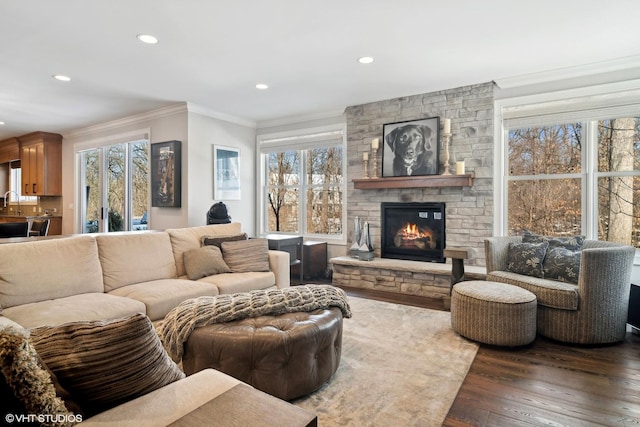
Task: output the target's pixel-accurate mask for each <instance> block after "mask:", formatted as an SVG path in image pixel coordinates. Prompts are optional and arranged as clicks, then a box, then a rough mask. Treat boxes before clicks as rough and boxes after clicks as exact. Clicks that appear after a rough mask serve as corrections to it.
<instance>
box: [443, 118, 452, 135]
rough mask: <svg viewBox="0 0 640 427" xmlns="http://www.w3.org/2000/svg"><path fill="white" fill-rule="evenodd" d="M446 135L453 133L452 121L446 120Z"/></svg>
mask: <svg viewBox="0 0 640 427" xmlns="http://www.w3.org/2000/svg"><path fill="white" fill-rule="evenodd" d="M443 123H444V125H443V127H444V133H451V119H444V122H443Z"/></svg>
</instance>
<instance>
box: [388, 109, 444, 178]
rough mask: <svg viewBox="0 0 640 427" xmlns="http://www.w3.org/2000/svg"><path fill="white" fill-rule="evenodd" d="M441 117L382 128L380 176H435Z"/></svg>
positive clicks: (398, 123)
mask: <svg viewBox="0 0 640 427" xmlns="http://www.w3.org/2000/svg"><path fill="white" fill-rule="evenodd" d="M439 141H440V117H429V118H426V119H418V120H408V121H404V122H397V123H387V124H385V125H384V127H383V144H382V176H383V177H390V176H411V175H437V174H438V165H439V153H440V147H439Z"/></svg>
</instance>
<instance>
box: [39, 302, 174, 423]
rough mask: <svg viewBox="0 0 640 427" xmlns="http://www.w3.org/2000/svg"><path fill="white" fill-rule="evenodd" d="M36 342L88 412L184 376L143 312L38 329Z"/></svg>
mask: <svg viewBox="0 0 640 427" xmlns="http://www.w3.org/2000/svg"><path fill="white" fill-rule="evenodd" d="M31 342H32V343H33V346H34V347H35V349H36V351H37V352H38V354H39V355H40V357H41V358H42V360H43V361H44V363H46V365H47V366H48V367H49V369H51V371H53V373H54V374H55V375H56V376H57V377H58V381H59V382H60V384H61V385H62V386H63V387H64V388H65V389H67V390H68V391H69V392H70V393H71V394H72V395H73V397H74V400H75V401H76V402H77V403H78V404H79V405H80V406H81V407H82V409H83V411H84V413H85V415H86V416H92V415H94V414H96V413H98V412H102V411H105V410H107V409H109V408H112V407H114V406H117V405H119V404H121V403H124V402H126V401H129V400H131V399H134V398H136V397H139V396H142V395H144V394H147V393H149V392H151V391H153V390H156V389H158V388H160V387H162V386H165V385H167V384H170V383H172V382H174V381H177V380H179V379H181V378H184V374H183V373H182V372H181V371H180V369H179V368H178V366H177V365H176V364H175V363H174V362H173V361H172V360H171V358H170V357H169V355H168V354H167V353H166V351H165V350H164V348H163V347H162V343H161V342H160V338H158V335H157V334H156V332H155V330H154V328H153V324H152V323H151V321H150V320H149V318H148V317H147V316H146V315H144V314H142V313H137V314H134V315H132V316H128V317H123V318H120V319H113V320H104V321H100V320H98V321H84V322H72V323H67V324H64V325H60V326H43V327H39V328H35V329H32V330H31Z"/></svg>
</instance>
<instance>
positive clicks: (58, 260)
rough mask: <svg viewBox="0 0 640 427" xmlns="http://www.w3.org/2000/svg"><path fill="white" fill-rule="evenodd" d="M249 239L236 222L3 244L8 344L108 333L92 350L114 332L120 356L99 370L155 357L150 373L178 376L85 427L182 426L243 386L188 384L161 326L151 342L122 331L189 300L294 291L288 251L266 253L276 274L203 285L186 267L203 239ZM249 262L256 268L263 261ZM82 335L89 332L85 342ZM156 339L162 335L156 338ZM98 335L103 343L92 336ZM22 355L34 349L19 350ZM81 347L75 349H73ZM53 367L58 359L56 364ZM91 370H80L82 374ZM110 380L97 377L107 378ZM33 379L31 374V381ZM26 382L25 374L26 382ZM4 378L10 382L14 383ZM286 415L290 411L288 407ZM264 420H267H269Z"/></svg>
mask: <svg viewBox="0 0 640 427" xmlns="http://www.w3.org/2000/svg"><path fill="white" fill-rule="evenodd" d="M240 233H241V226H240V224H239V223H231V224H220V225H208V226H200V227H190V228H182V229H169V230H165V231H148V232H129V233H109V234H97V235H81V236H70V237H64V238H57V239H50V240H38V241H33V242H24V243H15V244H4V245H0V310H1V314H0V338H1V339H2V340H4V341H3V342H5V344H6V342H11V340H14V341H15V340H16V339H18V340H19V339H20V337H21V334H23V333H24V332H20V331H25V329H26V330H28V331H31V338H30V339H31V340H33V347H34V348H36V349H37V351H38V354H39V353H40V351H41V349H42V348H46V347H47V346H46V345H43V344H42V341H43V339H42V337H41V336H42V335H43V334H44V335H45V336H47V334H48V333H49V332H47V331H50V330H54V331H56V332H55V333H52V334H53V335H51V336H48V337H47V338H48V339H54V340H58V339H60V340H62V337H63V336H64V339H65V340H66V339H70V340H73V339H79V338H80V336H81V335H82V334H87V333H88V332H87V331H88V330H89V329H91V330H94V329H97V330H100V331H101V332H99V333H98V334H97V335H96V334H95V333H93V332H91V335H85V337H86V338H83V340H82V341H81V344H82V345H80V347H83V346H85V345H84V344H86V342H87V341H86V340H87V339H100V340H104V336H105V335H106V336H109V337H110V338H109V340H111V341H112V344H113V345H115V348H116V349H118V350H116V351H115V352H116V353H117V352H118V351H119V352H121V353H122V354H121V355H118V356H115V355H112V358H113V360H108V359H110V357H106V358H103V359H101V360H104V363H99V364H98V365H97V366H98V367H100V366H102V368H98V369H107V367H105V366H108V364H110V363H115V364H118V363H121V362H126V358H125V359H123V357H124V355H125V354H126V355H128V356H127V357H130V358H131V357H133V358H134V359H135V358H136V357H139V358H138V359H136V360H139V361H142V360H149V359H154V360H156V362H155V363H156V368H154V369H153V370H152V371H148V372H156V374H157V366H160V370H164V371H166V372H169V373H170V374H171V380H170V381H165V382H164V383H163V384H162V386H161V387H160V388H155V386H154V388H155V389H154V388H152V390H153V391H151V392H149V393H145V394H143V395H141V396H138V397H136V398H135V399H133V400H129V401H126V402H123V403H122V404H118V405H117V406H115V407H111V408H110V409H108V410H106V411H104V412H100V413H97V414H92V416H91V417H90V418H88V419H87V418H85V419H84V421H83V424H88V425H108V426H113V425H131V426H134V425H135V426H141V425H167V424H169V423H171V422H174V421H177V420H179V419H180V418H182V417H183V416H185V415H187V414H189V413H190V412H192V411H194V410H196V409H198V408H201V407H203V405H205V404H206V405H211V403H212V402H213V401H214V400H215V399H217V398H218V397H219V396H221V395H225V394H228V393H229V392H231V390H234V389H235V388H236V387H237V386H238V385H242V384H243V383H241V382H240V381H238V380H236V379H234V378H232V377H230V376H228V375H226V374H224V373H221V372H218V371H216V370H213V369H205V370H203V371H200V372H198V373H196V374H194V375H191V376H189V377H184V374H182V372H180V371H179V370H177V367H175V368H172V367H171V366H172V365H173V362H172V361H171V360H170V359H169V357H168V355H166V353H164V351H163V350H162V349H161V348H162V346H161V344H159V342H160V341H159V338H158V337H157V336H156V335H155V332H154V331H153V327H151V329H149V328H148V327H147V328H146V331H147V334H146V335H147V337H146V338H144V337H143V336H140V337H135V338H134V337H125V336H123V335H124V334H125V332H122V330H124V331H128V330H130V327H129V326H128V325H129V323H128V322H133V324H138V325H139V324H144V321H145V320H146V321H147V322H149V323H150V322H151V321H160V320H162V319H163V318H164V316H165V315H166V314H167V313H168V312H169V311H170V310H171V309H172V308H174V307H175V306H177V305H178V304H179V303H180V302H182V301H184V300H186V299H189V298H192V297H198V296H215V295H218V294H231V293H236V292H247V291H250V290H255V289H271V288H284V287H288V286H289V254H288V253H286V252H280V251H271V250H267V256H268V271H264V269H261V270H262V271H244V272H230V273H221V274H215V275H208V276H205V277H202V278H199V279H197V280H191V279H189V275H188V274H187V273H188V271H187V267H186V266H185V262H184V259H185V254H186V253H189V252H190V251H194V250H198V249H199V248H201V245H202V239H203V237H208V238H212V239H214V240H215V239H219V240H220V238H223V239H224V237H225V236H237V235H239V234H240ZM265 243H266V242H265ZM265 246H266V244H265ZM223 249H224V248H223ZM241 255H242V254H241ZM241 257H242V256H241ZM248 261H249V263H251V262H253V261H255V260H253V259H250V260H248ZM139 313H144V314H146V316H147V317H148V318H147V317H144V319H140V318H139V316H141V315H140V314H139ZM149 319H150V320H149ZM101 322H106V323H105V324H102V323H101ZM123 322H124V323H123ZM141 322H142V323H141ZM70 325H73V326H70ZM113 325H120V326H119V327H120V328H121V331H120V332H118V336H113V333H111V332H109V333H107V332H105V331H110V330H113V329H112V328H113ZM123 325H124V326H123ZM51 328H53V329H51ZM15 331H18V332H15ZM43 331H44V332H43ZM78 331H83V332H82V333H81V334H80V335H78V334H79V332H78ZM150 332H152V335H153V337H149V336H148V335H149V333H150ZM27 334H28V332H27ZM143 335H144V334H143ZM39 336H40V338H38V337H39ZM93 336H96V338H91V337H93ZM138 339H140V340H142V341H143V342H145V343H146V346H147V347H149V348H150V349H151V350H150V351H151V352H150V353H149V352H148V353H143V354H144V356H135V355H134V356H132V355H131V354H132V352H136V351H138V352H139V351H143V349H142V348H141V347H143V346H142V345H139V344H137V343H136V342H135V341H136V340H138ZM7 340H9V341H7ZM119 340H120V341H119ZM62 341H64V340H62ZM132 341H133V342H132ZM127 343H128V344H129V345H130V346H131V347H132V349H131V350H126V352H125V351H124V350H121V349H122V346H126V345H127ZM67 344H68V342H67ZM59 346H60V344H59V342H57V344H55V345H53V346H52V348H53V349H54V350H55V351H60V348H59ZM158 346H160V347H159V348H158ZM76 347H78V345H76ZM89 347H90V348H87V349H86V350H87V351H88V354H92V355H93V356H92V357H96V356H95V352H97V351H106V350H105V348H107V347H106V345H105V344H104V342H100V344H96V345H90V346H89ZM16 348H19V349H24V348H25V347H24V345H23V344H20V345H18V346H17V347H16ZM73 350H74V348H73V346H72V347H71V349H70V350H68V351H71V352H73ZM6 351H8V349H7V348H3V349H2V351H0V353H2V352H5V353H6ZM145 351H146V350H145ZM159 351H160V352H162V353H163V355H160V354H159V353H158V352H159ZM5 353H3V357H2V364H1V365H2V367H3V372H4V373H5V377H6V374H7V372H10V371H11V372H15V371H16V369H14V368H15V366H13V367H11V368H7V370H5V369H4V368H6V367H7V366H6V364H11V363H17V362H18V361H19V360H18V359H20V358H18V357H15V355H14V356H9V357H8V358H7V357H5V356H6V354H5ZM65 354H67V353H66V352H64V351H63V352H62V354H61V355H59V356H60V357H62V360H63V363H62V366H63V367H64V368H65V369H66V368H68V366H67V365H68V363H67V360H66V359H65V358H64V357H65ZM102 357H104V355H103V356H102ZM81 359H82V358H81V357H77V356H74V363H80V362H82V360H81ZM42 360H46V363H47V366H48V367H50V366H49V363H50V362H49V361H50V360H52V358H51V355H45V354H43V355H42V359H40V361H41V362H42ZM53 361H54V362H55V358H53ZM34 363H37V362H34ZM105 364H106V365H105ZM125 364H126V367H127V368H131V369H135V368H136V365H138V363H128V362H127V363H125ZM124 369H125V367H120V368H117V369H111V368H109V369H107V371H106V372H113V373H114V374H117V372H118V371H122V370H124ZM36 370H37V369H36ZM89 370H90V369H88V368H86V369H85V368H83V367H82V366H80V367H79V371H80V373H81V374H82V373H83V372H85V373H86V372H89ZM156 374H154V376H155V375H156ZM87 375H88V374H87ZM101 375H102V373H100V372H98V376H101ZM148 375H149V374H145V379H148ZM30 376H32V375H26V377H30ZM125 376H129V377H131V375H125ZM0 379H2V378H0ZM22 379H24V377H23V378H20V379H19V380H20V381H22ZM152 379H153V378H152ZM5 381H7V383H9V382H10V380H9V379H7V378H5ZM104 381H106V380H104ZM54 384H55V380H54ZM0 385H1V384H0ZM40 386H41V387H42V385H40ZM20 387H22V386H20ZM0 388H1V387H0ZM108 388H112V387H111V386H110V387H108ZM22 391H24V387H22ZM56 391H57V389H56ZM244 393H245V396H246V399H249V400H250V399H257V400H260V399H262V397H260V396H262V395H264V393H262V392H260V391H258V390H253V389H251V391H245V392H244ZM247 393H248V394H247ZM36 394H41V393H40V392H38V393H36ZM65 403H66V402H65ZM274 403H275V404H276V406H277V405H289V404H288V403H286V402H283V401H281V403H278V402H274ZM289 407H290V408H292V409H297V408H295V407H293V406H291V405H289V406H287V407H284V409H287V408H289ZM278 410H280V411H281V410H283V407H280V409H278ZM3 415H4V414H3ZM264 415H265V417H267V418H268V414H266V413H265V414H264Z"/></svg>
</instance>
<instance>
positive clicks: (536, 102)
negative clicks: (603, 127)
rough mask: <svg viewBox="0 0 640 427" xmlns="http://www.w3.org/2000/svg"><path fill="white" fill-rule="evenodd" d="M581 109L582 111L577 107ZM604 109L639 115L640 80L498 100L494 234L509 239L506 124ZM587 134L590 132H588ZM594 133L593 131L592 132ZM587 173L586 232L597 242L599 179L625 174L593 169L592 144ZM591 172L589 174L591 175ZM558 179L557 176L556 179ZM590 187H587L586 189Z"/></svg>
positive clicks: (586, 154)
mask: <svg viewBox="0 0 640 427" xmlns="http://www.w3.org/2000/svg"><path fill="white" fill-rule="evenodd" d="M577 106H581V107H582V108H576V107H577ZM570 109H572V110H574V111H578V112H577V113H576V114H577V115H579V114H580V112H579V111H580V110H584V111H588V110H598V109H599V110H601V111H603V112H608V113H614V112H618V114H622V112H624V111H629V110H631V109H634V111H635V113H634V114H635V115H636V116H637V115H639V112H640V80H629V81H625V82H617V83H610V84H604V85H598V86H590V87H585V88H578V89H570V90H564V91H557V92H549V93H542V94H536V95H528V96H521V97H513V98H505V99H497V100H495V101H494V117H493V118H494V141H495V143H494V162H493V165H494V166H493V176H494V179H493V190H494V195H495V196H494V199H493V200H494V206H493V207H494V209H493V235H494V236H506V235H507V233H508V230H507V215H506V206H507V203H506V202H507V200H508V194H507V191H508V185H507V182H508V176H507V173H506V165H507V164H508V150H507V144H508V128H507V127H506V126H505V121H507V120H510V119H514V117H515V118H516V120H518V119H520V120H526V118H533V119H535V118H536V116H537V117H544V116H546V115H564V116H565V117H567V119H570V117H571V113H565V112H566V111H567V110H570ZM585 131H589V130H588V129H585ZM591 131H593V130H591ZM582 156H583V158H582V162H583V170H582V172H581V176H582V186H583V190H582V191H583V194H585V195H586V197H583V198H582V211H583V212H584V215H583V216H582V224H581V225H582V230H583V231H584V233H585V236H586V238H587V239H597V238H598V230H597V228H596V221H594V220H593V219H594V218H596V217H597V215H598V207H597V200H595V197H593V195H594V194H595V188H596V185H597V183H596V180H597V179H598V177H600V176H606V175H612V174H615V175H625V173H624V172H620V173H598V172H597V171H594V172H593V173H591V172H592V171H591V170H590V169H589V168H591V167H592V165H594V159H595V158H596V157H597V147H596V146H595V144H590V146H589V148H588V149H587V150H583V154H582ZM587 172H589V173H587ZM554 177H555V176H554ZM585 187H586V188H585ZM634 264H635V265H640V250H636V258H635V261H634Z"/></svg>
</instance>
